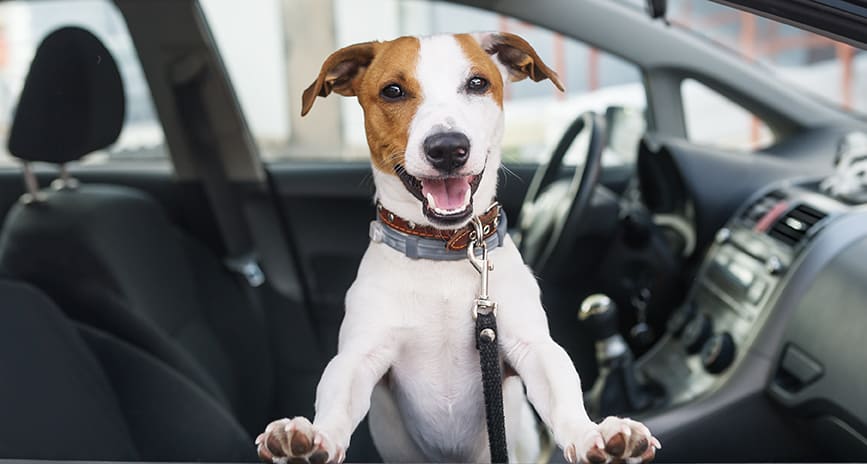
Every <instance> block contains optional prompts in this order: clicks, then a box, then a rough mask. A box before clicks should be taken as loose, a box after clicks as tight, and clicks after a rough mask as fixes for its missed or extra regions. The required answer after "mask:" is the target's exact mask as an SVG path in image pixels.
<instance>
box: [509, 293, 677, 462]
mask: <svg viewBox="0 0 867 464" xmlns="http://www.w3.org/2000/svg"><path fill="white" fill-rule="evenodd" d="M529 306H530V307H525V308H519V307H514V308H512V307H510V308H504V309H503V310H502V311H500V314H501V316H500V317H499V318H498V319H499V321H498V322H499V323H500V335H501V343H502V344H501V346H502V347H503V350H504V353H505V358H506V362H508V363H509V365H510V366H512V367H513V368H514V369H515V372H517V373H518V375H519V376H520V377H521V380H522V381H523V382H524V384H525V385H526V387H527V397H528V398H529V400H530V402H531V403H532V404H533V406H534V407H535V408H536V411H537V412H538V413H539V415H540V416H541V418H542V420H543V421H544V422H545V424H547V425H548V428H550V429H551V431H552V432H553V434H554V440H555V441H556V442H557V444H558V445H559V446H560V447H561V448H563V452H564V454H565V456H566V459H567V460H568V461H569V462H573V463H575V462H579V461H581V462H591V463H604V462H612V461H622V460H626V461H635V462H640V461H649V460H650V459H652V458H653V456H654V454H655V452H656V449H657V448H659V447H660V444H659V441H658V440H657V439H656V438H654V437H653V436H652V435H651V434H650V431H649V430H648V429H647V427H645V426H644V425H643V424H641V423H640V422H636V421H633V420H631V419H625V418H619V417H608V418H606V419H605V420H603V421H602V422H601V423H599V424H595V423H593V422H592V421H591V420H590V418H589V416H588V415H587V412H586V410H585V409H584V400H583V396H582V393H581V381H580V379H579V378H578V373H577V372H576V371H575V367H574V366H573V364H572V361H571V360H570V359H569V356H568V355H567V354H566V351H565V350H563V348H562V347H560V345H558V344H557V343H555V342H554V340H552V339H551V336H550V335H549V333H548V324H547V320H546V319H547V318H546V317H545V314H544V311H543V309H542V307H541V305H539V304H538V303H536V304H529ZM510 311H514V313H513V314H509V313H510Z"/></svg>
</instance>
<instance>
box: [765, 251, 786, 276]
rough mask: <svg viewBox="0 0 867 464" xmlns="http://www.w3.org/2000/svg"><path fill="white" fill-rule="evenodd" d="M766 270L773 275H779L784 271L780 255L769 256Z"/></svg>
mask: <svg viewBox="0 0 867 464" xmlns="http://www.w3.org/2000/svg"><path fill="white" fill-rule="evenodd" d="M765 270H767V271H768V272H769V273H770V274H771V275H777V274H779V273H781V272H783V261H782V260H781V259H780V258H779V256H775V255H771V256H768V259H767V260H766V261H765Z"/></svg>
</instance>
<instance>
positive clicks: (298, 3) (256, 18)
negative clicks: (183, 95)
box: [202, 0, 645, 164]
mask: <svg viewBox="0 0 867 464" xmlns="http://www.w3.org/2000/svg"><path fill="white" fill-rule="evenodd" d="M202 5H203V9H204V11H205V15H206V17H207V20H208V23H209V25H210V27H211V30H212V33H213V35H214V37H215V39H216V43H217V45H218V47H219V49H220V53H221V55H222V56H223V60H224V62H225V63H226V66H227V69H228V72H229V75H230V77H231V79H232V81H233V85H234V87H235V89H236V92H237V95H238V97H239V100H240V103H241V107H242V109H243V111H244V114H245V117H246V119H247V121H248V123H249V126H250V128H251V130H252V132H253V135H254V138H255V139H256V141H257V142H258V146H259V148H260V152H261V153H262V157H263V158H264V159H265V160H266V161H275V160H291V159H296V160H304V159H307V160H364V159H366V158H367V156H368V148H367V145H366V141H365V138H364V126H363V119H362V112H361V108H360V107H359V105H358V103H357V102H356V101H355V99H354V98H328V99H325V100H321V101H319V102H317V104H316V107H315V108H314V110H313V111H311V112H310V114H308V115H307V116H306V117H305V118H303V119H302V118H301V117H300V106H301V105H300V101H299V100H300V96H301V92H302V91H303V90H304V88H306V87H307V86H308V85H309V84H310V83H311V82H312V81H313V79H314V78H315V77H316V74H317V73H318V71H319V67H320V65H321V64H322V62H323V60H324V59H325V58H326V57H327V56H328V55H329V54H330V53H331V52H333V51H334V50H336V49H337V48H339V47H342V46H346V45H349V44H352V43H356V42H362V41H368V40H374V39H382V40H386V39H390V38H393V37H397V36H401V35H428V34H434V33H440V32H472V31H493V30H499V31H508V32H512V33H516V34H519V35H521V36H523V37H524V38H526V39H527V40H528V41H529V42H530V43H531V44H532V45H533V46H534V47H535V48H536V50H537V52H538V53H539V54H540V56H541V57H542V58H543V59H544V60H545V62H546V63H548V64H549V65H550V66H551V67H552V68H554V69H555V70H556V71H557V72H558V74H559V75H560V77H561V79H562V81H563V82H564V84H565V87H566V92H565V93H561V92H559V91H557V90H556V89H555V88H554V86H553V85H551V84H550V83H549V82H541V83H534V82H530V81H529V80H527V81H523V82H518V83H515V84H512V85H511V86H510V87H509V88H508V90H507V92H506V95H505V99H506V102H505V105H504V106H505V136H504V141H503V157H504V160H506V161H511V162H528V163H536V162H539V160H541V159H544V158H546V157H547V156H549V152H550V150H551V149H552V148H553V146H554V145H555V144H556V142H557V140H558V139H559V136H560V134H561V133H562V132H563V131H564V130H565V128H566V126H567V125H568V124H569V123H570V122H571V121H572V120H573V119H574V118H575V117H577V116H578V115H579V114H580V113H581V112H583V111H587V110H594V111H598V112H600V113H605V111H606V109H607V108H608V107H619V108H629V109H632V110H634V111H632V113H631V114H638V115H641V118H640V120H641V121H642V123H643V121H644V119H643V114H644V111H643V110H644V107H645V92H644V86H643V81H642V75H641V72H640V70H639V68H637V67H636V66H635V65H634V64H632V63H629V62H626V61H624V60H622V59H620V58H618V57H616V56H614V55H612V54H609V53H606V52H604V51H601V50H599V49H596V48H592V47H589V46H587V45H585V44H583V43H581V42H578V41H576V40H572V39H570V38H567V37H564V36H562V35H560V34H556V33H553V32H551V31H548V30H546V29H542V28H540V27H536V26H533V25H531V24H527V23H525V22H522V21H518V20H515V19H513V18H509V17H506V16H502V15H498V14H495V13H491V12H487V11H484V10H479V9H475V8H471V7H467V6H462V5H455V4H449V3H445V2H434V1H429V0H402V1H395V0H331V1H321V2H319V1H317V2H310V1H303V0H286V1H278V0H260V1H256V2H236V1H233V0H203V1H202ZM253 48H255V50H256V53H250V50H251V49H253ZM642 127H643V126H642ZM623 140H627V139H626V138H623ZM636 141H637V139H636ZM630 144H631V142H624V143H620V144H618V145H617V147H618V148H617V152H615V151H614V150H609V151H610V152H611V153H608V154H607V156H606V158H605V161H606V162H607V163H608V164H614V163H624V162H631V160H632V159H633V158H634V156H635V152H636V150H635V146H630ZM574 145H575V149H574V150H575V151H577V150H578V148H580V143H576V144H574ZM620 152H622V153H620ZM609 155H610V156H609ZM569 159H570V160H571V161H572V163H578V162H580V161H581V157H580V155H578V156H572V157H570V158H569Z"/></svg>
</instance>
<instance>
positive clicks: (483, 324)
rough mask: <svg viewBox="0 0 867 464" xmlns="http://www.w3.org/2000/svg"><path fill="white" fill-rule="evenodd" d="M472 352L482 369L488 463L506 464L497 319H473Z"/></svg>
mask: <svg viewBox="0 0 867 464" xmlns="http://www.w3.org/2000/svg"><path fill="white" fill-rule="evenodd" d="M476 348H477V349H478V350H479V361H480V363H481V366H482V388H483V389H484V392H485V419H486V420H487V423H488V446H489V447H490V449H491V462H492V463H506V462H509V453H508V451H507V450H506V421H505V417H504V415H503V374H502V372H500V348H499V344H498V343H497V317H496V316H494V313H493V312H490V313H488V314H479V315H478V317H476Z"/></svg>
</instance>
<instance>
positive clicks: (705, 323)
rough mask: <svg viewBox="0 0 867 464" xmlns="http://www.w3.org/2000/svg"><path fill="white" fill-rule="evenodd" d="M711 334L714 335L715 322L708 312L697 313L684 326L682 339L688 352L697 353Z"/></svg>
mask: <svg viewBox="0 0 867 464" xmlns="http://www.w3.org/2000/svg"><path fill="white" fill-rule="evenodd" d="M711 335H713V322H711V320H710V318H709V317H708V316H707V315H706V314H696V315H695V317H693V318H692V320H690V321H689V323H688V324H687V325H686V327H684V329H683V335H682V336H681V337H680V339H681V341H683V346H684V347H685V348H686V352H687V353H689V354H696V353H698V352H699V351H700V350H701V347H702V346H703V345H704V343H705V342H706V341H707V339H708V338H710V336H711Z"/></svg>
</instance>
